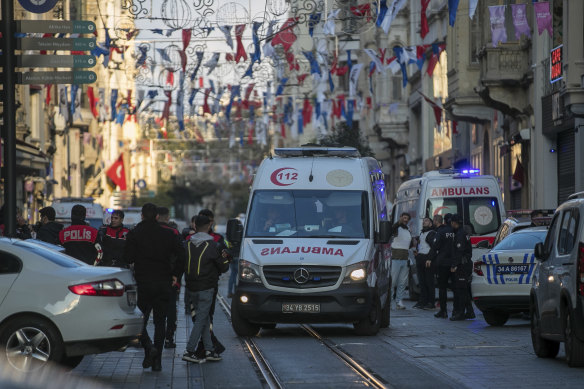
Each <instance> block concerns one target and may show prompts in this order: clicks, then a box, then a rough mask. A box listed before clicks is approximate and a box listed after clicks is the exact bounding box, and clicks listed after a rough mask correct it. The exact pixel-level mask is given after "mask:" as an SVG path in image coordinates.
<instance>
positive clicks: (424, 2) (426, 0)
mask: <svg viewBox="0 0 584 389" xmlns="http://www.w3.org/2000/svg"><path fill="white" fill-rule="evenodd" d="M420 3H421V5H420V6H421V8H422V11H421V14H422V17H421V18H420V36H421V37H422V39H424V38H425V37H426V35H428V33H429V32H430V27H428V16H427V15H426V10H427V9H428V4H430V0H420Z"/></svg>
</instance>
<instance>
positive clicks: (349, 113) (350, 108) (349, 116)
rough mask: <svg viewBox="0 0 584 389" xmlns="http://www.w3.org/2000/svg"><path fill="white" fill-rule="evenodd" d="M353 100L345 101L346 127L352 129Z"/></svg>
mask: <svg viewBox="0 0 584 389" xmlns="http://www.w3.org/2000/svg"><path fill="white" fill-rule="evenodd" d="M354 108H355V100H347V125H348V126H349V128H353V113H354V112H355V109H354Z"/></svg>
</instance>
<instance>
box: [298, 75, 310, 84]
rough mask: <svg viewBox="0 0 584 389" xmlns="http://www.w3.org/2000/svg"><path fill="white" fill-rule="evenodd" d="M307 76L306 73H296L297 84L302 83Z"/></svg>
mask: <svg viewBox="0 0 584 389" xmlns="http://www.w3.org/2000/svg"><path fill="white" fill-rule="evenodd" d="M307 76H308V73H304V74H296V80H297V81H298V85H303V84H304V80H305V79H306V77H307Z"/></svg>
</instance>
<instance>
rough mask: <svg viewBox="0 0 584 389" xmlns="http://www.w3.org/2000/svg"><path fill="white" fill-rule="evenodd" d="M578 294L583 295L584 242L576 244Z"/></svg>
mask: <svg viewBox="0 0 584 389" xmlns="http://www.w3.org/2000/svg"><path fill="white" fill-rule="evenodd" d="M578 294H579V295H580V296H584V243H582V242H580V244H579V245H578Z"/></svg>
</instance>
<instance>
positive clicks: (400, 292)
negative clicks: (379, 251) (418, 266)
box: [391, 259, 410, 301]
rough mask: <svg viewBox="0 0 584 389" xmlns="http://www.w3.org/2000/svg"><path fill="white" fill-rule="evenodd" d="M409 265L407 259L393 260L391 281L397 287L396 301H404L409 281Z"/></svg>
mask: <svg viewBox="0 0 584 389" xmlns="http://www.w3.org/2000/svg"><path fill="white" fill-rule="evenodd" d="M409 271H410V270H409V267H408V260H407V259H392V260H391V282H392V283H393V285H394V286H395V287H396V288H397V291H396V292H395V301H402V299H403V297H404V291H405V289H406V284H407V283H408V276H409Z"/></svg>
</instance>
